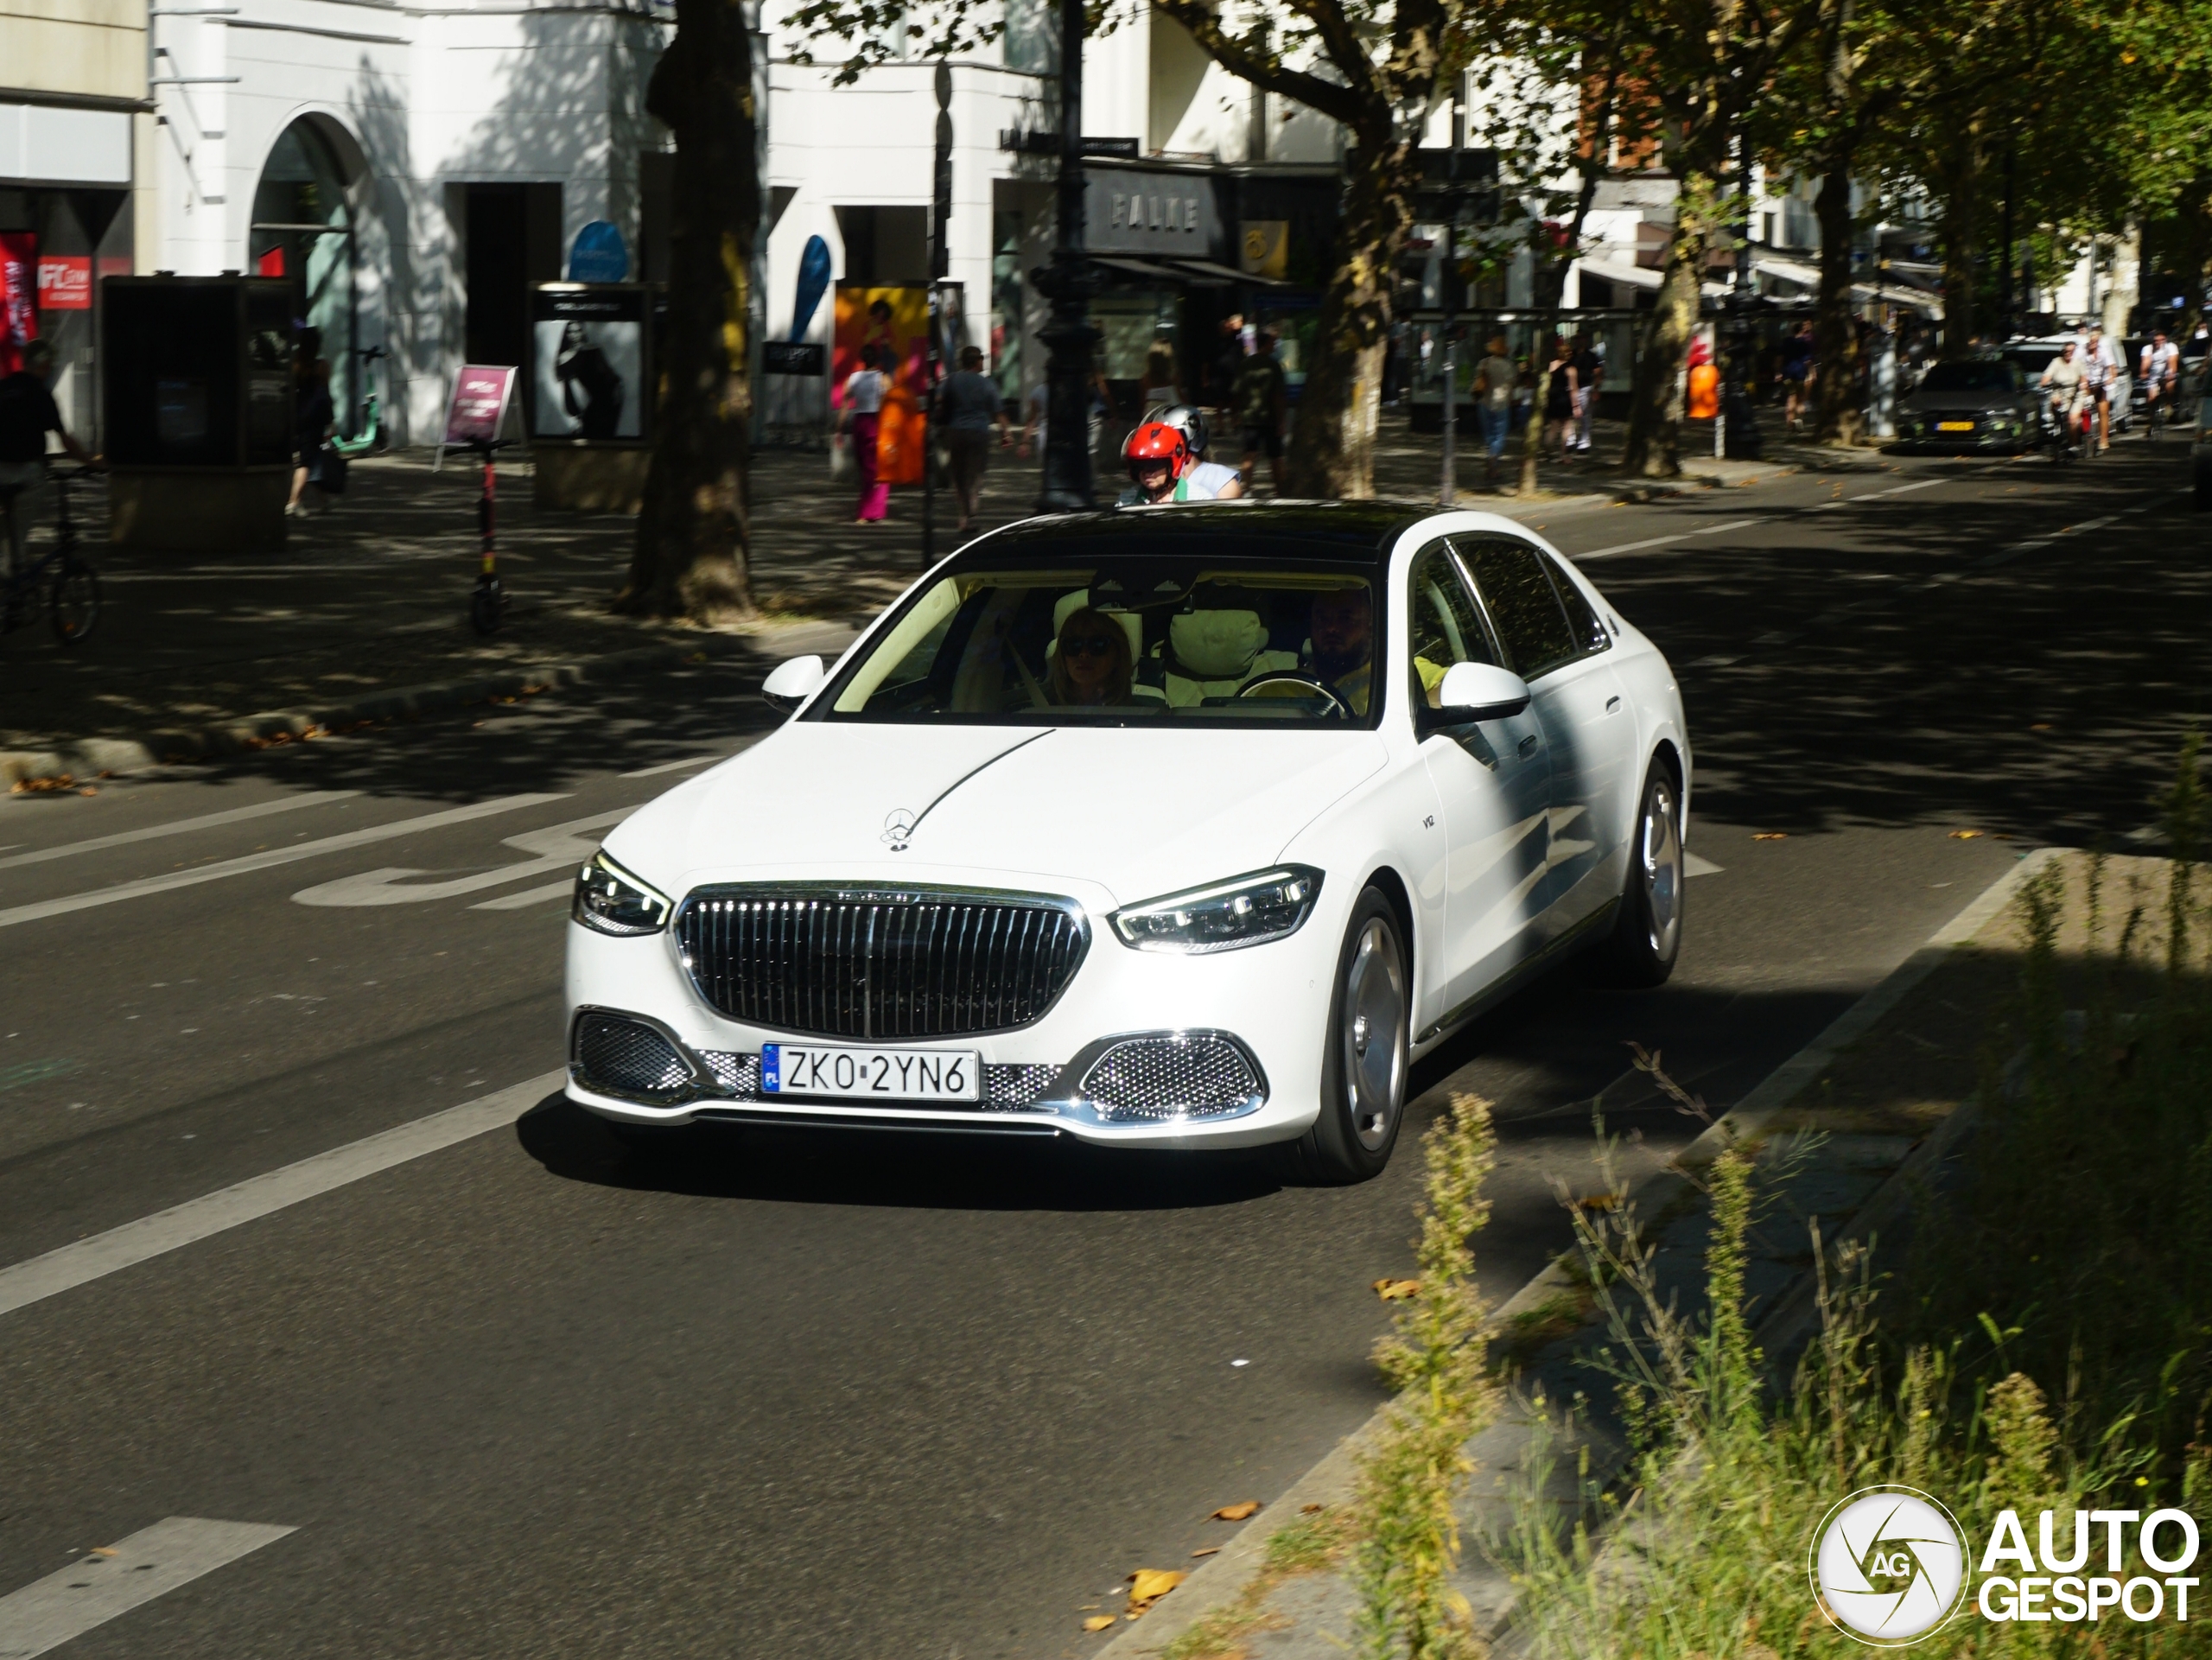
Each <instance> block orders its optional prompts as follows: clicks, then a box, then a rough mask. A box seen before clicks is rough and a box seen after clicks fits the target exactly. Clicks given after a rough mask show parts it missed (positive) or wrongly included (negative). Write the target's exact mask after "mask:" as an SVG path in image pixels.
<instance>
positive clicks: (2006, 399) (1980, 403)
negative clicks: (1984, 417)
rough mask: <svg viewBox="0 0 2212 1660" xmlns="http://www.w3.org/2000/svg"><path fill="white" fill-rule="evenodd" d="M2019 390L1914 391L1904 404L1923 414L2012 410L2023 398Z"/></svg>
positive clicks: (1906, 397) (1907, 396) (1905, 398)
mask: <svg viewBox="0 0 2212 1660" xmlns="http://www.w3.org/2000/svg"><path fill="white" fill-rule="evenodd" d="M2022 396H2023V394H2021V393H2019V392H2007V391H1988V392H1931V391H1912V392H1907V393H1906V394H1905V397H1904V406H1905V407H1906V408H1907V409H1910V410H1918V411H1919V412H1920V413H1921V414H1923V415H1936V414H1946V415H1948V414H1949V413H1951V412H1953V411H1954V410H1961V411H1965V412H1967V413H1972V412H1974V411H1975V410H2011V409H2012V407H2013V406H2014V405H2015V404H2018V403H2019V402H2020V400H2021V398H2022Z"/></svg>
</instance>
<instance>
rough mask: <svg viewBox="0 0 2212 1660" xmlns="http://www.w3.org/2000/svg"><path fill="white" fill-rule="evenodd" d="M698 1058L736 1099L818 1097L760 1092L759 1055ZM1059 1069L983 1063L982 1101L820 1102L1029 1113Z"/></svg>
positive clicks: (718, 1053)
mask: <svg viewBox="0 0 2212 1660" xmlns="http://www.w3.org/2000/svg"><path fill="white" fill-rule="evenodd" d="M699 1059H702V1060H703V1061H705V1062H706V1063H707V1066H708V1069H709V1071H711V1072H713V1073H714V1075H715V1078H716V1079H717V1080H718V1081H719V1082H720V1083H721V1086H722V1087H723V1088H724V1089H726V1090H728V1091H729V1093H730V1098H731V1099H733V1100H737V1101H779V1102H789V1103H791V1104H792V1105H793V1106H804V1104H806V1103H807V1102H809V1101H816V1100H818V1099H820V1098H819V1097H813V1096H805V1097H801V1096H796V1095H789V1096H769V1095H763V1094H761V1093H760V1056H758V1055H748V1054H740V1053H732V1052H731V1051H729V1050H727V1049H707V1050H702V1051H701V1053H700V1055H699ZM1059 1075H1060V1069H1059V1068H1058V1066H1055V1065H1051V1064H1050V1063H1049V1062H1047V1063H1045V1064H1041V1065H1009V1064H1003V1063H1001V1062H997V1061H988V1060H987V1061H985V1062H984V1063H983V1098H982V1100H981V1101H869V1102H866V1103H862V1102H860V1101H857V1100H856V1101H855V1102H852V1103H838V1102H835V1101H828V1100H822V1101H821V1104H823V1105H827V1106H836V1105H839V1104H849V1105H861V1104H866V1105H870V1106H891V1107H899V1106H905V1107H927V1108H930V1109H931V1110H938V1111H951V1112H1026V1111H1027V1110H1029V1109H1030V1108H1031V1107H1033V1106H1035V1105H1036V1104H1037V1103H1038V1102H1039V1101H1041V1100H1043V1099H1044V1097H1045V1096H1046V1092H1047V1091H1050V1090H1051V1089H1052V1081H1053V1080H1054V1079H1055V1078H1058V1077H1059Z"/></svg>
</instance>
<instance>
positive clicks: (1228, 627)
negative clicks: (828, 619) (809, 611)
mask: <svg viewBox="0 0 2212 1660" xmlns="http://www.w3.org/2000/svg"><path fill="white" fill-rule="evenodd" d="M1070 551H1071V555H1072V556H1073V557H1071V559H1070V560H1069V562H1068V563H1065V564H1063V563H1057V562H1056V561H1055V560H1054V559H1053V557H1052V550H1051V549H1050V548H1049V547H1043V548H1039V547H1034V546H1032V547H1027V548H1024V549H1022V550H1020V552H1019V554H1017V555H1014V558H1017V559H1018V560H1019V562H1020V564H1019V568H1018V569H1016V568H1007V569H994V568H991V567H990V566H989V565H988V564H983V563H971V564H969V566H968V568H966V569H962V568H960V567H957V566H956V567H955V568H953V569H951V570H950V571H949V572H947V574H945V575H944V576H941V577H939V578H938V580H937V581H935V582H932V583H931V584H930V585H929V586H928V587H926V588H924V589H922V590H921V591H920V592H918V593H917V594H915V595H912V597H911V598H910V599H909V600H908V601H907V602H906V605H905V606H904V607H902V608H901V609H900V610H899V613H898V614H896V615H894V616H893V619H892V620H891V624H890V626H888V627H887V628H884V629H882V630H880V631H879V632H878V633H877V634H876V635H875V636H874V639H873V640H872V641H871V642H870V644H869V645H868V647H867V648H866V649H864V650H863V651H861V652H859V653H858V654H856V656H855V658H854V660H853V661H852V662H851V663H850V664H849V665H847V666H846V667H845V669H844V671H842V673H841V674H840V675H839V676H838V677H837V678H836V682H835V683H834V684H833V685H832V686H831V688H830V690H829V694H828V696H825V697H823V698H822V699H820V700H818V701H817V703H816V704H815V710H816V711H818V713H817V714H816V716H815V718H817V719H822V720H829V721H881V722H909V723H916V724H930V725H953V724H963V725H1028V724H1044V725H1053V726H1062V725H1084V726H1127V725H1135V724H1151V725H1157V724H1179V725H1183V724H1197V725H1207V726H1224V727H1264V728H1269V729H1273V728H1280V727H1284V726H1331V727H1334V728H1337V729H1338V730H1342V729H1343V728H1344V727H1345V726H1347V725H1352V726H1371V725H1373V724H1374V722H1375V718H1376V715H1377V713H1378V711H1377V710H1376V709H1373V708H1371V707H1370V696H1369V691H1370V682H1371V680H1372V674H1371V667H1372V664H1373V662H1374V660H1375V658H1376V656H1377V654H1378V653H1379V652H1380V651H1381V649H1382V637H1381V628H1380V625H1379V620H1378V618H1377V614H1376V606H1375V595H1374V573H1375V567H1374V565H1373V564H1372V563H1368V564H1366V565H1363V566H1361V565H1351V564H1348V563H1347V564H1338V563H1323V562H1319V561H1317V562H1314V563H1305V562H1303V561H1300V560H1296V559H1286V560H1284V561H1283V562H1282V563H1281V565H1280V566H1276V567H1271V566H1270V565H1269V564H1268V563H1266V562H1264V561H1259V560H1255V561H1252V562H1249V563H1235V564H1231V563H1227V562H1225V561H1223V560H1221V559H1220V558H1219V556H1218V555H1217V556H1216V558H1215V560H1214V561H1213V562H1211V563H1209V561H1208V560H1207V559H1206V558H1205V557H1202V556H1199V555H1196V554H1192V555H1182V556H1178V555H1176V554H1174V553H1173V552H1169V553H1165V554H1162V555H1160V556H1158V557H1153V556H1148V555H1147V556H1140V557H1114V558H1102V557H1100V555H1099V554H1098V552H1097V551H1096V550H1095V549H1092V548H1087V547H1084V546H1082V545H1081V544H1076V545H1075V546H1073V547H1071V550H1070Z"/></svg>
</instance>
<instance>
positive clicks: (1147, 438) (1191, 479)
mask: <svg viewBox="0 0 2212 1660" xmlns="http://www.w3.org/2000/svg"><path fill="white" fill-rule="evenodd" d="M1122 460H1123V461H1127V462H1128V467H1129V478H1130V480H1131V483H1130V486H1129V487H1128V489H1126V490H1124V491H1122V494H1121V498H1120V499H1119V500H1118V501H1116V503H1115V506H1119V507H1142V506H1147V505H1149V504H1152V503H1155V502H1165V501H1212V500H1214V499H1216V497H1215V495H1214V493H1213V489H1212V487H1211V485H1209V484H1201V483H1200V482H1198V479H1197V478H1196V477H1195V476H1194V475H1195V474H1196V472H1197V465H1196V463H1195V462H1194V461H1193V460H1192V455H1191V441H1190V440H1189V439H1188V438H1185V436H1183V431H1182V429H1181V428H1179V427H1171V426H1169V425H1168V424H1167V423H1166V422H1165V421H1147V422H1146V423H1144V424H1143V425H1142V426H1141V427H1139V428H1138V429H1136V430H1135V432H1132V433H1131V434H1130V435H1129V441H1128V442H1127V443H1126V444H1124V445H1122Z"/></svg>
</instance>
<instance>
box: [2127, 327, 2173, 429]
mask: <svg viewBox="0 0 2212 1660" xmlns="http://www.w3.org/2000/svg"><path fill="white" fill-rule="evenodd" d="M2180 378H2181V347H2178V346H2176V345H2175V344H2174V343H2173V342H2172V341H2171V340H2168V339H2167V338H2166V331H2165V330H2164V329H2163V328H2154V329H2152V331H2151V339H2150V341H2149V343H2148V344H2146V345H2145V347H2144V348H2143V360H2142V362H2141V364H2140V365H2139V372H2138V373H2137V375H2136V379H2137V381H2138V382H2139V384H2140V385H2141V386H2142V388H2143V411H2144V413H2143V425H2144V427H2145V429H2146V430H2149V431H2152V432H2155V431H2157V430H2158V417H2160V416H2161V415H2163V416H2164V417H2165V418H2166V420H2167V422H2168V423H2171V422H2172V420H2173V400H2174V395H2175V393H2176V391H2177V390H2178V386H2177V383H2178V382H2179V380H2180Z"/></svg>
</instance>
